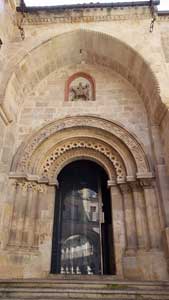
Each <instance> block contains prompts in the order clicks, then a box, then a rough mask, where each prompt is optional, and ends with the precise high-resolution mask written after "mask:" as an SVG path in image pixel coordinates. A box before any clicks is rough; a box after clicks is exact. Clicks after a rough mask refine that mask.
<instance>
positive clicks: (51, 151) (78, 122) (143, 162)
mask: <svg viewBox="0 0 169 300" xmlns="http://www.w3.org/2000/svg"><path fill="white" fill-rule="evenodd" d="M70 129H71V130H72V131H75V135H74V137H73V136H71V137H70V136H69V133H70V132H69V131H68V132H67V130H70ZM77 129H79V131H80V137H78V138H77V136H76V130H77ZM85 129H87V130H88V132H90V134H91V133H92V138H91V137H90V135H89V137H88V139H87V136H86V135H85V136H86V137H85V136H84V135H83V130H85ZM102 132H103V133H109V137H110V139H112V140H113V139H114V143H117V144H119V145H117V147H113V145H110V144H108V143H106V142H105V141H104V142H103V136H102V135H103V133H102ZM60 133H61V134H62V135H61V136H59V134H60ZM99 136H100V140H99ZM57 137H58V140H57ZM61 137H62V140H63V143H61V140H60V138H61ZM65 141H66V142H65ZM122 146H123V147H122ZM115 148H117V149H118V148H121V152H120V151H119V153H118V152H117V151H116V150H115ZM71 151H74V152H75V154H73V156H71V155H70V154H71ZM87 151H88V152H92V153H93V154H89V153H88V152H87ZM123 152H126V153H127V155H125V154H124V156H123ZM78 153H79V154H78ZM87 153H88V157H92V155H93V157H95V158H96V155H95V154H97V156H99V155H100V156H102V157H104V159H105V160H107V162H109V163H108V164H111V166H112V167H110V168H109V175H110V174H111V171H110V170H111V168H112V169H114V170H115V173H116V177H117V179H119V180H120V179H123V180H124V179H125V178H126V177H138V176H143V175H144V176H147V174H150V173H151V169H150V165H149V162H148V160H147V157H146V154H145V152H144V150H143V148H142V146H141V145H140V143H139V142H138V141H137V139H136V138H135V137H134V136H133V135H132V134H131V133H129V132H128V131H127V130H126V129H125V128H124V127H122V126H120V125H119V124H117V123H114V122H112V121H109V120H105V119H103V118H98V117H96V116H76V117H67V118H64V119H61V120H57V121H55V122H53V123H50V124H49V125H46V126H45V127H43V128H42V129H40V130H39V131H38V132H36V133H35V134H33V135H31V136H30V137H29V138H28V139H27V141H25V143H23V144H22V145H21V146H20V148H19V149H18V151H17V153H16V155H15V157H14V160H13V163H12V167H11V172H12V173H15V174H22V175H27V176H29V175H33V176H39V178H46V179H49V177H50V178H51V174H53V175H54V174H58V173H57V169H58V170H59V169H60V166H61V165H62V164H65V163H66V158H64V157H67V160H68V161H69V159H70V157H69V156H71V159H73V157H76V155H77V156H79V157H80V156H82V157H85V155H87ZM38 156H39V157H40V158H39V160H38ZM106 164H107V163H106ZM106 164H105V165H106ZM103 165H104V163H103ZM105 168H107V167H105ZM107 169H108V168H107ZM130 170H131V171H130ZM110 176H111V177H112V176H114V175H113V174H111V175H110ZM110 179H111V178H110Z"/></svg>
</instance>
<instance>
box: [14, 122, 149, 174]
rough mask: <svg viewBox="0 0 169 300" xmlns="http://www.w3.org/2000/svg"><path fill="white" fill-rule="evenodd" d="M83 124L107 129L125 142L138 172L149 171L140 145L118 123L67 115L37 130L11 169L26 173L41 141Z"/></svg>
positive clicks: (19, 152)
mask: <svg viewBox="0 0 169 300" xmlns="http://www.w3.org/2000/svg"><path fill="white" fill-rule="evenodd" d="M84 126H85V127H87V128H93V129H100V130H104V131H107V132H109V134H112V135H114V136H115V137H116V138H118V139H120V141H122V142H123V143H124V144H125V146H126V147H127V148H128V149H129V151H130V152H131V154H132V155H133V158H134V160H135V164H136V166H137V171H138V173H139V174H141V173H144V174H145V173H146V172H149V171H150V166H149V163H148V161H147V158H146V155H145V153H144V151H143V149H142V146H141V145H140V144H139V142H138V141H137V140H136V138H135V137H134V136H133V135H131V134H130V133H129V132H127V131H126V129H125V128H123V127H122V126H120V125H119V124H116V123H113V122H111V121H109V120H105V119H102V118H98V117H94V116H76V117H70V118H69V117H67V118H65V119H62V120H58V121H55V122H53V123H51V124H49V125H47V126H45V127H44V128H42V129H41V130H39V131H38V132H37V133H35V135H33V136H32V137H30V138H29V139H28V140H27V141H26V142H25V144H24V145H23V146H22V147H21V148H20V149H19V150H18V152H17V154H16V156H15V159H14V163H13V166H12V171H17V172H23V173H27V172H28V169H29V165H30V164H31V159H32V156H33V154H34V152H35V151H36V150H37V149H38V147H39V145H42V143H43V142H45V141H46V140H47V139H49V138H50V137H51V136H53V135H54V134H57V132H59V131H61V130H65V129H68V128H71V129H72V128H73V127H74V128H79V127H84Z"/></svg>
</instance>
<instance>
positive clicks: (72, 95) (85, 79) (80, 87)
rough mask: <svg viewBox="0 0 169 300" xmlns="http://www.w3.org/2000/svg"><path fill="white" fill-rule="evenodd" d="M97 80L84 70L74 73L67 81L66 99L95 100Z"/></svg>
mask: <svg viewBox="0 0 169 300" xmlns="http://www.w3.org/2000/svg"><path fill="white" fill-rule="evenodd" d="M94 100H95V82H94V80H93V78H92V77H91V76H90V75H88V74H86V73H82V72H78V73H76V74H73V75H72V76H71V77H69V79H68V80H67V82H66V89H65V101H94Z"/></svg>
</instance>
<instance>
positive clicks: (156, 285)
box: [0, 276, 169, 300]
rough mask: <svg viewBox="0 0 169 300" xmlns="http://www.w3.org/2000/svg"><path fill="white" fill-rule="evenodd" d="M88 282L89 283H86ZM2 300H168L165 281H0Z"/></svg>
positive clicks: (55, 279) (168, 290) (168, 292)
mask: <svg viewBox="0 0 169 300" xmlns="http://www.w3.org/2000/svg"><path fill="white" fill-rule="evenodd" d="M89 279H90V280H89ZM0 299H1V300H9V299H13V300H54V299H57V300H68V299H71V300H84V299H87V300H93V299H99V300H103V299H105V300H106V299H111V300H169V282H168V281H157V282H151V281H146V282H145V281H122V280H113V278H111V277H109V278H106V279H105V278H104V280H101V278H99V280H98V279H97V280H96V279H94V278H93V276H92V277H90V278H89V277H84V278H77V277H73V278H72V276H71V277H69V279H68V277H66V279H65V277H64V278H63V277H59V278H58V277H57V278H56V277H54V278H48V279H41V280H38V279H31V280H28V279H27V280H19V279H18V280H16V279H13V280H0Z"/></svg>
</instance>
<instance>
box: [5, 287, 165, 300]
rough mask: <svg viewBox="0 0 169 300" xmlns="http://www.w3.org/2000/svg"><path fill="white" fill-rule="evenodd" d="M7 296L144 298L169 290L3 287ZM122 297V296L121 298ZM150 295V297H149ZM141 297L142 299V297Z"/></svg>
mask: <svg viewBox="0 0 169 300" xmlns="http://www.w3.org/2000/svg"><path fill="white" fill-rule="evenodd" d="M3 297H7V298H9V299H42V298H43V297H45V298H46V299H48V298H49V299H58V298H59V299H60V298H65V299H72V298H73V299H78V298H79V299H88V298H91V299H103V298H104V299H116V298H117V299H118V298H119V299H121V298H122V299H125V298H127V297H130V298H131V299H132V298H133V299H135V298H134V297H137V298H138V297H142V298H143V299H159V300H162V299H169V291H164V290H163V291H156V290H154V291H153V290H152V291H140V290H134V289H133V290H126V289H125V290H122V289H119V290H117V289H116V290H114V289H113V290H98V289H97V290H94V289H93V290H91V289H90V290H87V289H85V290H82V289H67V290H65V289H59V288H57V289H52V290H51V289H38V288H36V289H31V290H30V289H22V288H21V289H8V288H5V289H1V290H0V298H1V299H2V298H3ZM120 297H121V298H120ZM148 297H149V298H148ZM137 298H136V299H137ZM142 298H140V299H142Z"/></svg>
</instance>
